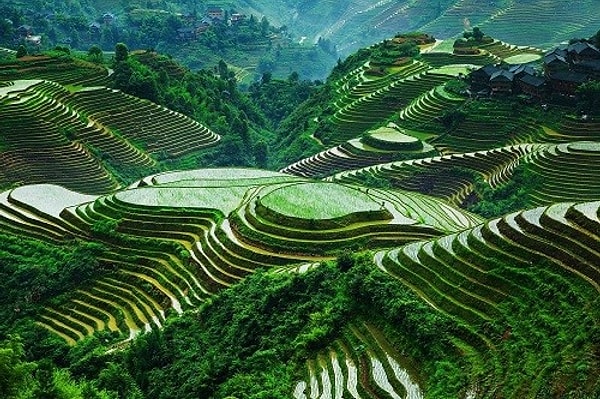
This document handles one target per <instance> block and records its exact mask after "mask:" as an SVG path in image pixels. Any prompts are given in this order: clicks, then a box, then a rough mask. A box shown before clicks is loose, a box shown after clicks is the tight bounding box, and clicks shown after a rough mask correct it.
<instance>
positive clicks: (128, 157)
mask: <svg viewBox="0 0 600 399" xmlns="http://www.w3.org/2000/svg"><path fill="white" fill-rule="evenodd" d="M0 102H1V103H2V107H1V108H0V118H1V119H2V124H1V125H0V130H1V131H2V133H3V134H2V139H1V141H0V159H1V160H2V165H3V169H4V170H3V172H2V173H1V174H0V184H1V185H4V186H8V185H10V184H14V183H20V182H29V183H51V184H60V185H64V186H65V187H66V188H68V189H72V190H78V191H81V192H84V193H86V194H101V193H106V192H110V191H111V190H114V189H116V188H117V187H118V186H119V184H118V182H117V181H116V178H115V177H114V176H113V173H112V172H111V167H112V165H114V164H118V165H119V167H121V168H130V169H132V170H135V169H139V170H142V169H147V168H150V167H152V166H154V165H155V164H156V159H157V156H158V155H159V154H158V152H159V150H158V148H160V152H161V154H162V153H163V151H166V153H168V154H170V156H172V157H177V156H182V155H184V154H186V153H188V152H190V151H197V150H199V149H202V148H205V147H208V146H211V145H213V144H215V143H216V142H218V140H219V136H217V135H216V134H214V133H213V132H212V131H210V130H209V129H207V128H206V127H204V126H203V125H201V124H199V123H198V122H195V121H193V120H191V119H189V118H187V117H185V116H183V115H181V114H177V113H175V112H173V111H170V110H168V109H166V108H163V107H159V106H158V105H155V104H151V103H149V102H147V101H143V100H139V99H137V98H135V97H131V96H127V95H125V94H123V93H120V92H118V91H114V90H111V89H107V88H94V89H82V90H79V91H76V92H73V93H72V92H70V91H69V90H68V89H67V88H66V87H65V86H63V85H61V84H58V83H55V82H50V81H47V80H16V81H10V82H7V84H6V85H3V86H2V87H0ZM117 105H120V106H122V107H123V108H122V109H123V110H124V111H122V112H121V113H115V112H106V111H107V108H106V107H114V106H117ZM125 110H126V111H125ZM166 131H169V132H170V133H169V135H166V134H165V132H166ZM179 136H182V137H179ZM178 137H179V138H181V140H179V139H178Z"/></svg>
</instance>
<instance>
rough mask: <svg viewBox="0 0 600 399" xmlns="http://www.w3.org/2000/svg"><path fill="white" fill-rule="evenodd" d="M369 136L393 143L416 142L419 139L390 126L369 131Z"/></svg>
mask: <svg viewBox="0 0 600 399" xmlns="http://www.w3.org/2000/svg"><path fill="white" fill-rule="evenodd" d="M369 136H371V137H373V138H374V139H376V140H380V141H388V142H391V143H416V142H418V141H419V139H417V138H416V137H413V136H410V135H406V134H403V133H400V132H399V131H398V130H396V129H393V128H390V127H380V128H378V129H375V130H372V131H370V132H369Z"/></svg>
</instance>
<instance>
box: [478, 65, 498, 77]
mask: <svg viewBox="0 0 600 399" xmlns="http://www.w3.org/2000/svg"><path fill="white" fill-rule="evenodd" d="M498 71H500V68H498V67H497V66H495V65H491V64H490V65H486V66H483V67H481V68H479V69H477V70H475V71H473V72H471V75H474V76H482V77H484V78H486V79H489V78H490V77H491V76H492V75H493V74H494V73H496V72H498Z"/></svg>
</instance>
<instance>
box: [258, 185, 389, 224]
mask: <svg viewBox="0 0 600 399" xmlns="http://www.w3.org/2000/svg"><path fill="white" fill-rule="evenodd" d="M261 203H262V205H264V206H266V207H267V208H269V209H271V210H272V211H275V212H277V213H280V214H283V215H285V216H290V217H295V218H301V219H336V218H340V217H343V216H346V215H349V214H351V213H355V212H368V211H379V210H380V209H381V204H380V203H378V202H376V201H374V200H373V199H372V198H371V197H370V196H368V195H367V194H365V193H363V192H361V191H359V190H358V189H355V188H352V187H348V186H344V185H340V184H332V183H306V184H294V185H290V186H286V187H282V188H279V189H277V190H274V191H273V192H271V193H269V194H268V195H266V196H265V197H264V198H261Z"/></svg>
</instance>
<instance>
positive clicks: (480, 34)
mask: <svg viewBox="0 0 600 399" xmlns="http://www.w3.org/2000/svg"><path fill="white" fill-rule="evenodd" d="M483 36H484V35H483V32H482V31H481V29H479V28H478V27H477V26H476V27H474V28H473V37H474V38H475V40H477V41H478V42H479V41H481V40H482V39H483Z"/></svg>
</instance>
